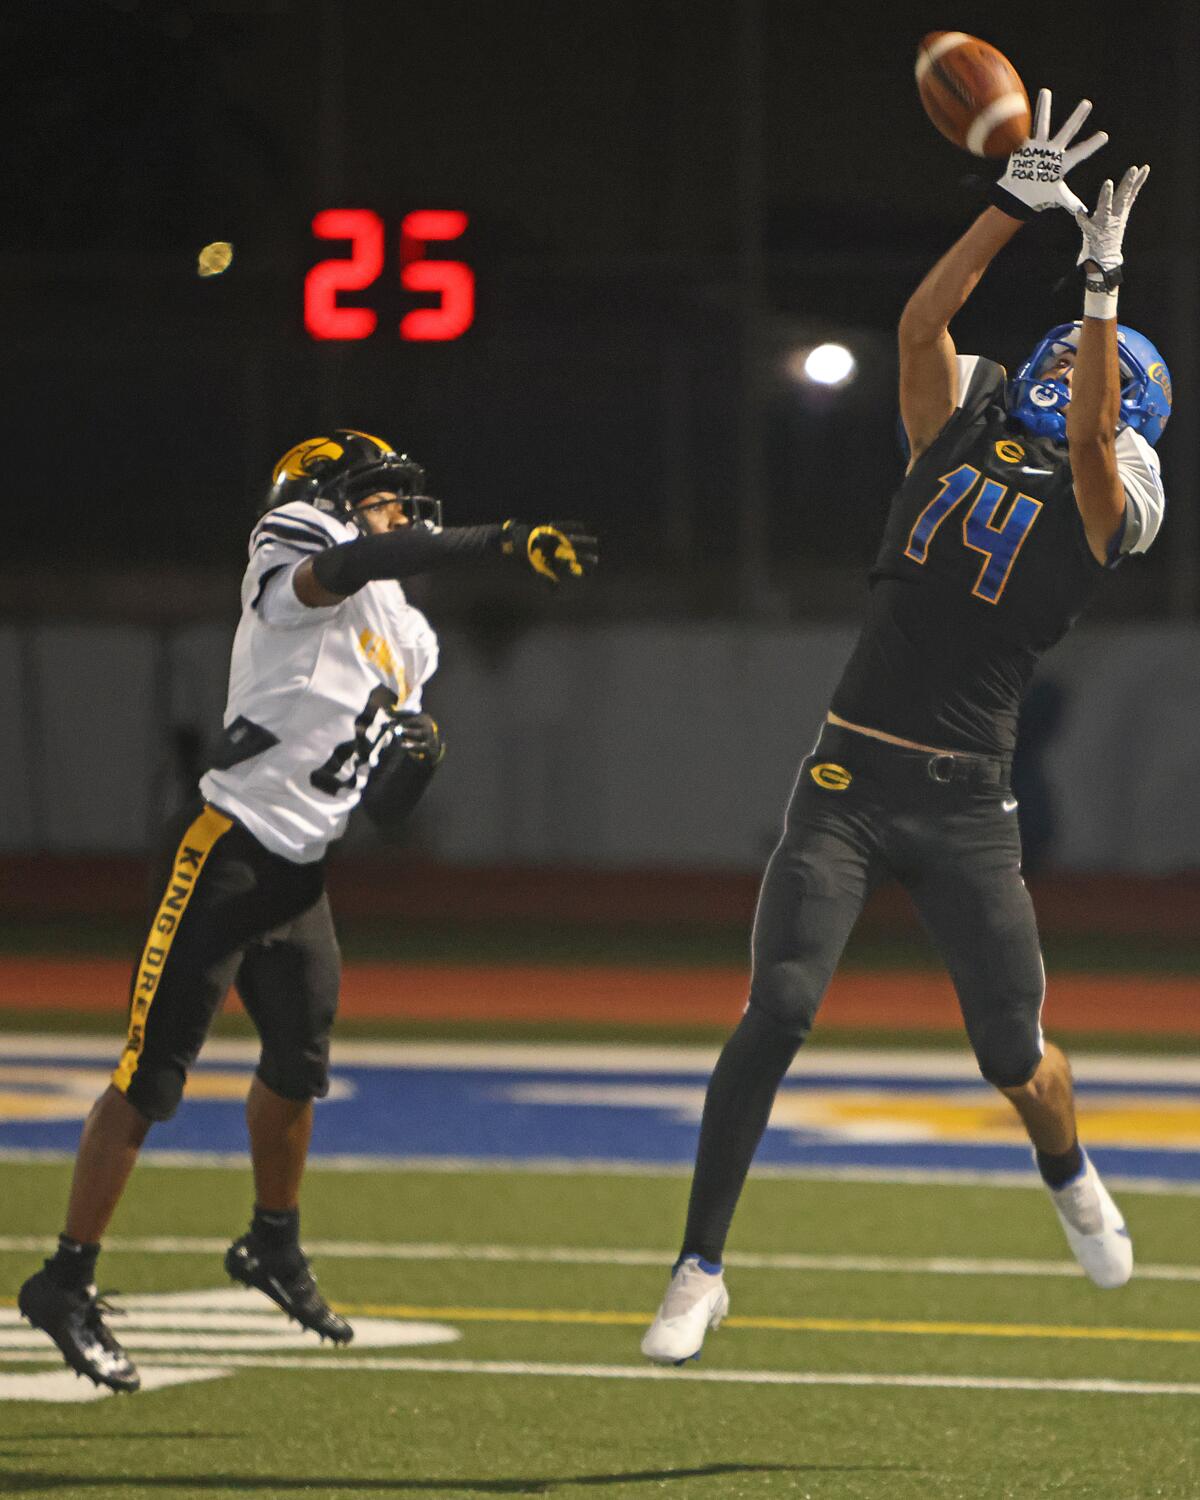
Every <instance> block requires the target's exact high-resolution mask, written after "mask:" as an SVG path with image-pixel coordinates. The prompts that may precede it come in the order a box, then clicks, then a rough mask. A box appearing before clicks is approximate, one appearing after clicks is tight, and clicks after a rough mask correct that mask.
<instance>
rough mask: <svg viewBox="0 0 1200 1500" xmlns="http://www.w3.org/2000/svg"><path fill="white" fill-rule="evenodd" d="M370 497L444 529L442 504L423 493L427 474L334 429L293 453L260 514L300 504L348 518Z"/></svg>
mask: <svg viewBox="0 0 1200 1500" xmlns="http://www.w3.org/2000/svg"><path fill="white" fill-rule="evenodd" d="M372 494H383V495H388V494H394V495H396V496H397V497H398V499H399V500H400V502H401V504H402V505H403V506H404V508H405V510H406V511H407V513H408V515H409V519H410V520H412V521H414V522H424V523H425V524H427V525H430V526H440V525H441V524H442V509H441V501H440V500H435V499H434V498H433V497H432V496H431V495H427V494H426V493H425V470H424V469H423V468H422V467H421V465H420V464H418V463H414V462H413V460H412V459H411V458H409V457H408V456H407V454H404V453H397V452H396V450H395V449H394V448H393V447H392V445H391V443H388V442H385V441H384V439H383V438H377V437H373V436H372V435H371V434H370V433H369V432H360V431H359V430H358V429H357V428H354V427H334V428H333V429H332V430H331V431H330V432H329V433H323V434H322V435H321V436H320V437H311V438H305V440H304V441H303V442H302V443H297V444H296V445H295V447H294V448H289V449H288V451H287V452H286V453H285V454H284V455H283V457H282V458H281V459H280V460H279V462H278V463H277V464H276V465H275V467H274V469H273V470H272V473H271V487H270V489H269V490H268V492H267V495H266V498H265V500H264V502H263V504H262V506H261V508H260V512H259V513H260V514H265V513H266V512H267V511H269V510H275V509H276V507H278V506H281V505H289V504H291V503H292V502H293V501H296V500H302V501H304V502H305V503H307V504H309V505H314V506H316V508H317V509H318V510H323V511H330V512H333V513H334V514H340V515H343V516H346V517H348V518H353V517H354V516H355V515H356V511H355V507H356V506H358V505H359V504H360V503H361V502H362V501H363V500H365V499H367V497H368V496H370V495H372Z"/></svg>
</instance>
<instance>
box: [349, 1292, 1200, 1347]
mask: <svg viewBox="0 0 1200 1500" xmlns="http://www.w3.org/2000/svg"><path fill="white" fill-rule="evenodd" d="M338 1311H339V1312H342V1313H344V1314H345V1315H346V1316H347V1317H354V1316H358V1317H376V1318H434V1319H441V1320H443V1321H446V1322H452V1323H546V1324H551V1323H557V1324H570V1323H578V1324H587V1325H591V1326H601V1327H612V1328H633V1327H645V1326H647V1325H648V1324H649V1321H650V1319H649V1318H648V1317H647V1315H646V1314H645V1313H644V1312H636V1313H631V1312H589V1311H587V1310H586V1309H575V1308H556V1307H410V1306H408V1305H407V1304H399V1305H393V1304H391V1303H386V1304H384V1303H374V1302H356V1303H339V1304H338ZM722 1326H723V1327H725V1328H759V1329H767V1330H770V1331H772V1332H782V1333H903V1334H910V1335H915V1336H917V1337H932V1338H939V1337H940V1338H947V1337H951V1338H954V1337H957V1338H982V1339H1104V1340H1108V1341H1110V1342H1127V1343H1138V1344H1200V1329H1196V1328H1084V1327H1077V1326H1074V1325H1070V1324H1066V1325H1059V1324H1053V1323H927V1322H913V1321H907V1320H904V1321H894V1320H891V1319H884V1318H766V1317H763V1318H745V1317H741V1318H739V1317H734V1318H726V1319H725V1322H724V1324H723V1325H722Z"/></svg>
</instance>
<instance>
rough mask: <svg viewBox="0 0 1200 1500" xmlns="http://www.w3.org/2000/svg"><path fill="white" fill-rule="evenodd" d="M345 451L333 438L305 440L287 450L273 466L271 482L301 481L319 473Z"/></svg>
mask: <svg viewBox="0 0 1200 1500" xmlns="http://www.w3.org/2000/svg"><path fill="white" fill-rule="evenodd" d="M345 451H346V450H345V448H343V447H342V445H341V443H338V442H335V441H334V440H333V438H325V437H318V438H307V439H306V440H305V441H304V442H303V443H297V444H296V446H295V447H294V448H289V449H288V451H287V452H286V453H285V454H284V455H283V457H282V458H281V459H280V460H279V462H278V463H277V464H276V465H275V472H274V474H272V476H271V479H272V482H274V483H278V482H279V480H281V479H303V478H304V477H305V476H306V475H309V474H313V473H317V472H319V470H320V469H321V468H323V467H324V465H325V463H326V462H328V461H329V460H331V459H339V458H341V456H342V454H343V453H345Z"/></svg>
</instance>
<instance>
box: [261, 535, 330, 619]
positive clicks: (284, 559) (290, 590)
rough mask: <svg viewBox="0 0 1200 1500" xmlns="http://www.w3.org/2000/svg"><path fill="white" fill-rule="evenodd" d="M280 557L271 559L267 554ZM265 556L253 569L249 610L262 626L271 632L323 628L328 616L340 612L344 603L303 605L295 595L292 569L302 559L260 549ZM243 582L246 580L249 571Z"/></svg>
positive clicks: (294, 568) (280, 550)
mask: <svg viewBox="0 0 1200 1500" xmlns="http://www.w3.org/2000/svg"><path fill="white" fill-rule="evenodd" d="M276 551H277V552H278V553H279V554H282V555H277V556H275V557H272V556H271V555H270V553H271V552H276ZM264 553H265V554H266V555H265V556H264V557H263V559H262V563H261V565H260V567H259V569H258V570H257V574H258V576H257V580H256V584H257V586H256V587H255V588H254V590H253V593H252V595H251V597H250V600H249V603H250V607H251V608H252V609H253V610H254V612H255V613H256V614H257V615H258V618H259V619H260V620H261V621H262V622H263V624H264V625H270V626H271V627H272V628H274V629H282V630H295V629H297V628H298V627H302V626H305V625H323V624H324V623H325V622H326V620H328V619H329V617H330V615H331V614H333V612H334V611H335V610H337V609H340V608H341V606H342V604H344V603H345V600H339V601H338V603H337V604H328V605H320V604H318V605H313V604H304V603H302V602H301V601H300V599H299V598H298V597H297V595H296V589H295V583H294V580H295V577H296V569H297V568H298V567H299V566H300V564H301V563H302V562H304V558H296V557H295V556H287V555H286V554H285V553H284V549H283V548H279V549H275V548H270V549H266V548H264ZM246 576H247V579H248V580H249V578H250V573H249V571H248V572H247V575H246Z"/></svg>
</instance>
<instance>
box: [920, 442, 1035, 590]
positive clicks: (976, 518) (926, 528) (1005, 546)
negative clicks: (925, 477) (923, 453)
mask: <svg viewBox="0 0 1200 1500" xmlns="http://www.w3.org/2000/svg"><path fill="white" fill-rule="evenodd" d="M981 478H982V476H981V474H980V472H979V470H978V469H976V468H974V467H972V465H971V464H961V465H960V466H959V467H958V468H957V469H955V470H954V471H953V472H952V473H950V474H943V475H941V476H940V478H939V479H938V485H939V489H938V492H937V494H936V495H934V497H933V499H932V500H931V501H930V502H929V504H928V505H927V506H926V507H925V509H924V510H923V511H922V512H921V514H920V515H919V516H918V517H917V519H916V521H915V522H914V523H913V529H912V531H911V532H910V533H909V537H908V546H907V547H905V549H904V555H905V557H908V558H911V559H912V561H913V562H915V563H924V562H925V561H926V560H927V559H928V557H929V545H930V543H931V542H932V541H933V538H934V536H935V534H936V532H937V529H938V527H939V526H940V525H941V524H942V522H943V521H944V520H945V519H946V517H947V516H948V515H949V514H950V512H951V511H952V510H954V508H955V507H956V506H957V505H959V504H961V503H962V502H963V501H964V500H966V498H967V496H968V495H969V494H970V493H971V491H972V489H973V488H974V487H975V485H976V483H977V482H978V481H979V480H980V479H981ZM1007 494H1008V486H1007V485H1006V484H1001V483H1000V481H999V480H997V479H984V481H983V483H982V484H981V485H980V486H979V489H978V490H977V491H976V494H975V498H974V500H973V501H972V502H971V506H970V508H969V509H968V510H967V512H966V514H965V515H964V516H963V523H962V540H963V546H964V547H969V548H970V549H971V550H972V551H973V552H980V553H982V554H983V559H984V560H983V566H982V567H981V568H980V569H979V576H978V578H976V580H975V585H974V587H973V588H972V590H971V592H972V593H973V594H974V595H975V597H976V598H977V599H983V600H984V601H985V602H986V603H988V604H998V603H999V602H1000V597H1001V595H1002V594H1003V593H1004V589H1005V586H1006V585H1007V583H1008V578H1009V574H1010V573H1011V572H1012V568H1013V564H1014V563H1015V562H1016V560H1017V554H1018V553H1019V552H1020V550H1021V548H1022V547H1023V546H1024V544H1025V538H1026V537H1027V536H1028V535H1029V533H1030V532H1031V531H1032V530H1033V523H1034V522H1035V521H1036V520H1037V518H1038V516H1039V515H1040V514H1041V510H1042V502H1041V501H1040V500H1034V499H1033V498H1032V497H1031V496H1029V495H1022V494H1018V495H1017V497H1016V499H1015V500H1014V501H1013V502H1012V504H1011V505H1010V506H1009V507H1008V511H1007V514H1006V515H1005V516H1004V519H1003V520H1001V521H998V520H997V517H998V516H999V514H1000V507H1001V506H1002V505H1003V504H1004V499H1005V496H1006V495H1007Z"/></svg>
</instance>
